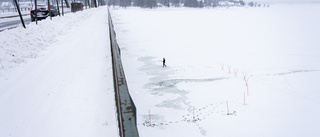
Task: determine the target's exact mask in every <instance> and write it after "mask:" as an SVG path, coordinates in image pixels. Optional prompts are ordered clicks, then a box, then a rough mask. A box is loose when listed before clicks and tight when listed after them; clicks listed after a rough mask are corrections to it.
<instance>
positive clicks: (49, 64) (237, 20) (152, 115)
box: [0, 5, 320, 137]
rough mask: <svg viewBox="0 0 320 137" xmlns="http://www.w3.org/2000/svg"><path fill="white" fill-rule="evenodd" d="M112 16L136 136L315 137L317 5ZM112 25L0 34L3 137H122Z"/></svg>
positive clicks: (103, 11) (91, 20) (54, 25)
mask: <svg viewBox="0 0 320 137" xmlns="http://www.w3.org/2000/svg"><path fill="white" fill-rule="evenodd" d="M110 10H111V15H112V17H113V22H114V27H115V31H116V33H117V39H118V43H119V46H120V47H121V53H122V63H123V66H124V69H125V74H126V78H127V82H128V86H129V91H130V93H131V96H132V98H133V100H134V102H135V105H136V107H137V118H138V119H137V124H138V130H139V134H140V136H141V137H182V136H185V137H201V136H208V137H214V136H218V137H235V136H236V137H248V136H249V137H257V136H258V137H260V136H265V137H283V136H292V137H301V136H308V137H318V136H320V133H319V131H318V123H320V119H319V118H318V116H319V115H320V111H319V110H318V109H317V106H319V105H320V100H319V98H320V93H319V89H320V87H319V85H318V83H319V82H318V81H320V62H319V57H320V54H319V53H320V45H319V43H320V39H319V38H318V37H319V36H320V27H319V24H320V20H319V18H317V16H318V13H319V12H320V5H272V6H271V7H270V8H228V9H226V8H215V9H213V8H205V9H194V8H158V9H140V8H127V9H121V8H111V9H110ZM107 22H108V21H107V7H99V8H97V9H89V10H85V11H82V12H77V13H75V14H67V15H65V16H64V17H55V18H53V20H52V21H50V20H43V21H40V22H39V25H35V23H30V24H29V25H27V29H24V28H23V27H22V26H19V27H17V28H15V29H11V30H5V31H2V32H0V110H1V111H0V136H1V137H9V136H13V137H71V136H76V137H100V136H101V137H106V136H110V137H114V136H118V130H117V123H116V116H115V109H114V92H113V85H112V72H111V59H110V47H109V46H110V45H109V44H110V43H109V39H108V38H109V36H108V26H107ZM48 26H51V27H48ZM162 58H166V61H167V63H166V64H167V67H162V62H161V61H162ZM150 119H151V122H150Z"/></svg>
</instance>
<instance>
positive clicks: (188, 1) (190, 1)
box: [107, 0, 246, 9]
mask: <svg viewBox="0 0 320 137" xmlns="http://www.w3.org/2000/svg"><path fill="white" fill-rule="evenodd" d="M245 4H246V3H245V2H244V1H243V0H109V1H108V2H107V5H108V6H120V7H124V8H126V7H131V6H135V7H141V8H151V9H152V8H156V7H163V6H165V7H170V6H174V7H181V6H184V7H193V8H203V7H218V6H244V5H245Z"/></svg>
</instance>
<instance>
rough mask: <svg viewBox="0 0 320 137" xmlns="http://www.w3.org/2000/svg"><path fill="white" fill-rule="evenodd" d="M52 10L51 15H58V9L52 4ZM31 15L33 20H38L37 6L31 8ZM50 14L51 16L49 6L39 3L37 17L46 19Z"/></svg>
mask: <svg viewBox="0 0 320 137" xmlns="http://www.w3.org/2000/svg"><path fill="white" fill-rule="evenodd" d="M50 11H51V17H54V16H57V15H58V10H57V9H56V7H54V6H52V5H50ZM30 16H31V21H35V20H36V10H35V6H33V7H32V8H31V10H30ZM49 16H50V13H49V8H48V6H47V5H45V4H38V5H37V19H38V20H42V19H46V18H47V17H49Z"/></svg>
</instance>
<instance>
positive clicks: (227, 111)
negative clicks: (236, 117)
mask: <svg viewBox="0 0 320 137" xmlns="http://www.w3.org/2000/svg"><path fill="white" fill-rule="evenodd" d="M226 102H227V115H229V105H228V101H226Z"/></svg>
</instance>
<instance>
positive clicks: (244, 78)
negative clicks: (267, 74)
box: [242, 72, 247, 81]
mask: <svg viewBox="0 0 320 137" xmlns="http://www.w3.org/2000/svg"><path fill="white" fill-rule="evenodd" d="M242 75H243V80H244V81H247V80H246V77H247V73H246V75H244V73H243V72H242Z"/></svg>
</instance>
